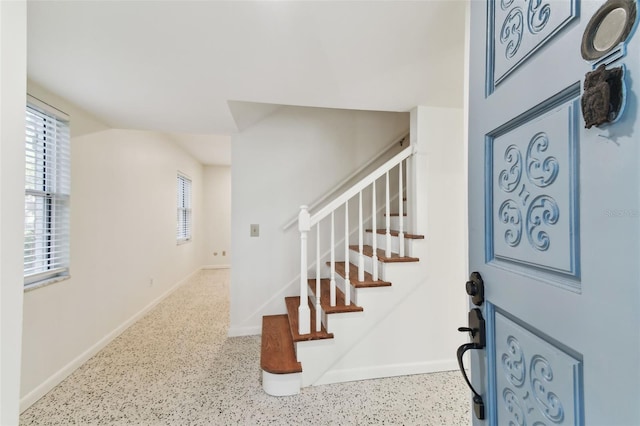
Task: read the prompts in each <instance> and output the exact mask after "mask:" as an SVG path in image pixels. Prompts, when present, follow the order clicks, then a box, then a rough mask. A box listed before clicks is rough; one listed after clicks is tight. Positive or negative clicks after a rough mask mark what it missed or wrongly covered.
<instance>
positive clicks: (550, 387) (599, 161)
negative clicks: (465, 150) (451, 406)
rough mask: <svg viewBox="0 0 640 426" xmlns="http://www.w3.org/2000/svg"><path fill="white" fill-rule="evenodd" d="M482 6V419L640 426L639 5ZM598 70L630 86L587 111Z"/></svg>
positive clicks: (478, 361) (477, 359)
mask: <svg viewBox="0 0 640 426" xmlns="http://www.w3.org/2000/svg"><path fill="white" fill-rule="evenodd" d="M470 3H471V6H470V9H471V19H470V22H471V28H470V43H471V48H470V52H471V53H470V73H469V74H470V77H469V79H470V82H469V109H470V111H469V234H470V241H469V265H470V266H469V267H470V271H478V272H479V273H480V274H481V275H482V278H483V280H484V286H485V302H484V304H483V305H482V307H481V309H482V313H483V315H484V318H485V319H486V349H482V350H476V351H471V352H472V355H471V371H472V379H471V381H472V384H473V385H474V387H475V389H476V390H478V392H479V393H480V394H481V396H482V398H483V400H484V404H485V408H486V418H485V419H477V418H475V419H474V422H475V424H492V425H509V424H513V425H538V426H540V425H560V424H561V425H573V424H580V425H581V424H589V425H632V424H640V367H639V366H640V356H639V355H638V354H639V353H640V332H638V330H637V327H638V325H639V324H640V314H639V313H640V284H639V282H640V280H639V279H638V277H639V276H640V266H639V265H640V244H639V241H640V185H639V182H640V174H639V172H638V169H640V167H639V166H640V137H639V135H636V123H637V122H638V121H637V118H638V114H639V112H638V96H637V95H636V92H637V90H638V88H639V87H640V85H638V82H639V81H640V60H639V59H640V40H639V38H638V37H637V36H636V34H635V32H636V31H635V28H636V26H637V24H636V23H635V18H636V15H635V6H636V5H635V1H632V0H609V1H608V2H606V1H582V2H580V1H578V0H562V1H551V0H495V1H486V2H485V1H471V2H470ZM590 21H592V22H595V24H593V23H592V24H589V22H590ZM627 21H629V22H631V23H627ZM607 26H609V27H608V28H606V27H607ZM618 27H620V28H622V29H621V30H619V29H618ZM585 45H586V46H587V47H588V48H586V49H585V48H584V47H583V46H585ZM583 51H587V53H588V54H583V53H582V52H583ZM594 52H595V53H594ZM598 67H601V68H602V67H604V68H606V69H617V68H620V70H621V71H620V72H621V73H622V82H620V81H619V80H618V81H617V82H614V83H615V84H609V83H608V82H606V81H599V82H597V84H599V86H598V87H597V92H596V93H595V94H594V95H590V96H591V97H589V99H587V101H586V104H588V105H586V107H585V102H583V101H582V99H583V95H584V94H585V90H584V81H585V75H586V74H587V73H589V72H593V71H595V70H597V69H598ZM616 73H618V72H617V71H616ZM614 74H615V73H614ZM617 75H618V76H619V75H620V74H619V73H618V74H617ZM605 83H606V84H605ZM607 84H608V86H607ZM621 87H622V89H621ZM611 94H613V96H612V95H611ZM607 96H608V97H607ZM613 97H615V102H613V101H610V99H612V98H613ZM602 99H607V100H608V101H606V102H604V101H602ZM598 102H600V103H601V104H602V105H598ZM603 102H604V103H603ZM607 102H609V104H607ZM616 102H618V104H619V105H613V103H616ZM612 105H613V106H612ZM592 107H593V108H594V109H595V110H599V111H604V116H603V117H601V120H600V121H599V123H598V124H595V122H590V123H585V121H584V118H583V109H584V110H587V114H585V115H587V116H588V115H589V111H590V110H589V108H592ZM585 124H586V126H585ZM587 127H589V128H587ZM461 291H463V289H461Z"/></svg>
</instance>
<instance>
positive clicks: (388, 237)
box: [384, 172, 391, 257]
mask: <svg viewBox="0 0 640 426" xmlns="http://www.w3.org/2000/svg"><path fill="white" fill-rule="evenodd" d="M385 179H386V200H385V212H386V216H387V217H386V219H387V220H386V222H387V223H386V225H387V234H386V247H385V250H384V255H385V256H386V257H391V201H390V195H389V172H387V173H386V174H385Z"/></svg>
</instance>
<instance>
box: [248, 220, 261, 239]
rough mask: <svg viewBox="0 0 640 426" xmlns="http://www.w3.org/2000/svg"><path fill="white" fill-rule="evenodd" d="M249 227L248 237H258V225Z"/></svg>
mask: <svg viewBox="0 0 640 426" xmlns="http://www.w3.org/2000/svg"><path fill="white" fill-rule="evenodd" d="M249 226H250V230H249V235H250V236H252V237H259V236H260V225H258V224H255V223H254V224H251V225H249Z"/></svg>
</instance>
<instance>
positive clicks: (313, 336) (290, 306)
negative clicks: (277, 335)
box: [284, 296, 333, 342]
mask: <svg viewBox="0 0 640 426" xmlns="http://www.w3.org/2000/svg"><path fill="white" fill-rule="evenodd" d="M284 301H285V303H286V305H287V312H288V314H289V326H290V329H291V336H292V338H293V341H294V342H302V341H305V340H320V339H333V334H332V333H327V329H326V328H324V325H323V326H322V328H321V330H320V331H315V329H316V314H315V312H316V309H315V307H314V306H313V305H312V304H311V302H309V310H310V311H311V333H309V334H299V333H298V306H300V296H294V297H285V298H284Z"/></svg>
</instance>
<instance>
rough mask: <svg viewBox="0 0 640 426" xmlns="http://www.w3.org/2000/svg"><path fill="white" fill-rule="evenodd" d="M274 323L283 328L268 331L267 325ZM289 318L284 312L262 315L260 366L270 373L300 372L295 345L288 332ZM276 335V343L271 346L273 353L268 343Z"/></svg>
mask: <svg viewBox="0 0 640 426" xmlns="http://www.w3.org/2000/svg"><path fill="white" fill-rule="evenodd" d="M274 324H275V326H276V327H278V328H285V330H280V331H279V332H276V333H270V332H268V328H269V326H273V325H274ZM288 328H289V318H288V315H286V314H281V315H265V316H263V317H262V342H261V348H260V368H261V369H262V370H263V371H266V372H267V373H271V374H294V373H302V364H301V363H300V362H298V360H297V359H296V354H295V346H294V343H293V340H292V338H291V334H290V333H289V332H288V330H287V329H288ZM275 335H277V338H276V340H277V342H278V344H277V345H275V346H274V347H272V350H274V349H275V353H273V352H270V351H269V343H270V341H271V339H272V338H274V337H275Z"/></svg>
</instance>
